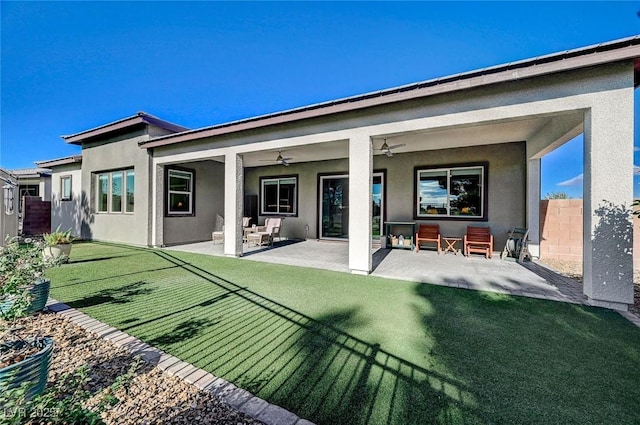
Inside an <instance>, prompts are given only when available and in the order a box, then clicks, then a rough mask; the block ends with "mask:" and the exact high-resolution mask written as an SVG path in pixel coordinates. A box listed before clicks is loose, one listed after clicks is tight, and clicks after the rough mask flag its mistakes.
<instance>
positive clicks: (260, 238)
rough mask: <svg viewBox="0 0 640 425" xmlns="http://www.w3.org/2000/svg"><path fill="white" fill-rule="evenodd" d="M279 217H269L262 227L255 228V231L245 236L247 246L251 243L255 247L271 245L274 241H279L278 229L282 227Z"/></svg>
mask: <svg viewBox="0 0 640 425" xmlns="http://www.w3.org/2000/svg"><path fill="white" fill-rule="evenodd" d="M282 220H283V219H282V218H281V217H269V218H266V219H265V220H264V226H258V227H256V231H255V232H253V233H250V234H248V235H247V245H250V244H251V243H252V242H253V243H255V244H257V245H264V244H266V243H268V244H269V245H273V242H274V239H275V238H276V237H277V238H278V241H279V240H280V228H281V226H282Z"/></svg>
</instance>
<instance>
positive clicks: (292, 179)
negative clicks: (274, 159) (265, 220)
mask: <svg viewBox="0 0 640 425" xmlns="http://www.w3.org/2000/svg"><path fill="white" fill-rule="evenodd" d="M260 198H261V201H260V214H261V215H276V214H277V215H296V214H297V213H298V177H297V176H284V177H264V178H260Z"/></svg>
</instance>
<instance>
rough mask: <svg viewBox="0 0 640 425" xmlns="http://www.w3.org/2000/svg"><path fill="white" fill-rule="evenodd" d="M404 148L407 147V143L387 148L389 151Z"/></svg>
mask: <svg viewBox="0 0 640 425" xmlns="http://www.w3.org/2000/svg"><path fill="white" fill-rule="evenodd" d="M403 146H407V144H406V143H400V144H398V145H391V146H387V149H388V150H391V149H397V148H401V147H403Z"/></svg>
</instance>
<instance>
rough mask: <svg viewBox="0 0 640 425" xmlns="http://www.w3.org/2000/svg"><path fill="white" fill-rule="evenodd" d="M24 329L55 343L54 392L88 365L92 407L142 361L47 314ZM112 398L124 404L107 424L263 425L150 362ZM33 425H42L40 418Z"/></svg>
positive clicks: (106, 414) (111, 411) (110, 415)
mask: <svg viewBox="0 0 640 425" xmlns="http://www.w3.org/2000/svg"><path fill="white" fill-rule="evenodd" d="M19 325H21V326H24V328H23V329H22V331H21V333H20V335H21V336H22V337H25V336H32V335H42V336H51V337H52V338H53V339H54V341H55V348H54V353H53V358H52V363H51V370H50V372H49V381H48V384H47V385H48V386H50V385H52V384H53V382H55V381H56V380H57V379H59V378H60V377H61V376H62V375H64V374H67V373H70V372H73V371H75V370H76V369H78V368H79V367H81V366H83V365H85V364H86V365H87V366H88V368H89V376H90V377H91V380H90V381H89V382H88V384H87V386H86V388H84V389H85V390H88V391H90V392H91V393H92V394H93V395H94V396H93V397H92V398H91V399H90V400H89V401H88V402H87V406H94V405H95V404H96V403H97V402H98V400H99V399H100V398H101V393H104V392H105V391H110V390H109V387H110V386H111V385H112V384H113V383H114V382H115V380H116V379H117V377H118V376H121V375H124V374H126V373H127V371H128V370H129V369H130V368H131V365H132V364H135V363H136V361H137V360H136V359H135V357H134V356H133V355H131V354H129V353H128V352H127V351H125V350H124V349H122V348H119V347H117V346H115V345H114V344H112V343H111V342H108V341H105V340H103V339H100V338H98V337H97V336H96V335H94V334H92V333H90V332H87V331H85V330H84V329H82V328H81V327H80V326H77V325H76V324H74V323H71V322H69V321H68V320H67V319H65V318H64V317H60V316H59V315H55V314H52V313H43V314H40V315H37V316H32V317H27V318H23V319H20V320H19ZM0 342H2V338H1V337H0ZM112 395H113V396H115V397H116V398H117V399H118V400H119V403H117V404H116V405H115V406H112V407H110V408H108V409H107V410H106V411H104V412H103V413H102V418H103V420H104V421H105V423H107V424H114V425H115V424H118V425H127V424H160V423H162V424H167V425H170V424H193V423H198V424H233V425H240V424H247V425H253V424H261V422H259V421H256V420H254V419H251V418H250V417H248V416H246V415H245V414H243V413H241V412H238V411H237V410H235V409H234V408H232V407H231V406H229V405H227V404H225V403H224V402H222V401H221V400H220V399H218V398H217V397H216V396H215V395H213V394H211V393H209V392H206V391H201V390H198V389H197V388H196V387H195V386H193V385H189V384H188V383H186V382H185V381H183V380H182V379H180V378H178V377H175V376H173V377H172V376H169V375H168V374H167V373H163V372H162V371H161V370H160V369H158V368H157V367H155V366H152V365H150V364H149V363H146V362H144V361H139V365H138V367H137V370H136V371H135V373H134V377H133V379H132V380H131V381H130V382H129V383H128V384H125V385H122V386H120V388H118V389H116V390H115V392H113V394H112ZM31 423H40V422H38V421H37V418H36V420H35V421H34V422H31Z"/></svg>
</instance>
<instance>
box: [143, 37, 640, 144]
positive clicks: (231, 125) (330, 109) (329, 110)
mask: <svg viewBox="0 0 640 425" xmlns="http://www.w3.org/2000/svg"><path fill="white" fill-rule="evenodd" d="M639 45H640V35H635V36H632V37H627V38H622V39H617V40H613V41H609V42H605V43H599V44H594V45H590V46H586V47H580V48H577V49H572V50H565V51H562V52H557V53H552V54H548V55H543V56H537V57H534V58H529V59H524V60H520V61H516V62H509V63H506V64H501V65H496V66H492V67H488V68H481V69H477V70H472V71H468V72H463V73H458V74H453V75H449V76H445V77H439V78H434V79H430V80H425V81H420V82H417V83H411V84H407V85H403V86H398V87H392V88H389V89H384V90H379V91H375V92H368V93H364V94H360V95H355V96H350V97H344V98H339V99H335V100H330V101H327V102H321V103H315V104H311V105H307V106H303V107H298V108H293V109H287V110H284V111H280V112H275V113H270V114H265V115H259V116H255V117H250V118H245V119H241V120H236V121H230V122H226V123H221V124H216V125H212V126H206V127H202V128H197V129H193V130H187V131H184V132H180V133H175V134H169V135H165V136H160V137H155V138H152V139H149V140H143V141H141V142H139V143H138V144H139V146H140V147H143V148H146V149H150V148H153V147H159V146H165V145H170V144H175V143H181V142H186V141H192V140H197V139H201V138H205V137H212V136H217V135H222V134H227V133H233V132H237V131H243V130H249V129H255V128H260V127H266V126H269V125H275V124H283V123H287V122H293V121H297V120H303V119H307V118H314V117H319V116H323V115H329V114H334V113H339V112H346V111H351V110H356V109H362V108H367V107H371V106H377V105H381V104H386V103H394V102H399V101H402V100H409V99H412V98H417V97H424V96H429V95H434V94H440V93H445V92H451V91H457V90H462V89H468V88H472V87H479V86H483V85H489V84H494V83H499V82H506V81H513V80H521V79H523V78H529V77H534V76H540V75H546V74H550V73H553V72H558V71H564V70H570V69H576V68H579V67H583V66H592V65H598V64H602V63H608V62H615V61H620V60H624V59H631V58H634V57H640V48H638V49H634V52H633V53H632V54H629V55H624V54H618V55H616V54H615V52H616V51H619V50H620V49H623V48H629V47H634V46H639ZM636 50H637V51H636ZM589 54H600V55H602V57H601V58H600V59H599V60H591V61H588V62H589V63H585V61H583V60H580V58H582V57H584V56H586V55H589ZM534 68H535V69H534ZM527 71H528V72H527Z"/></svg>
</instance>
